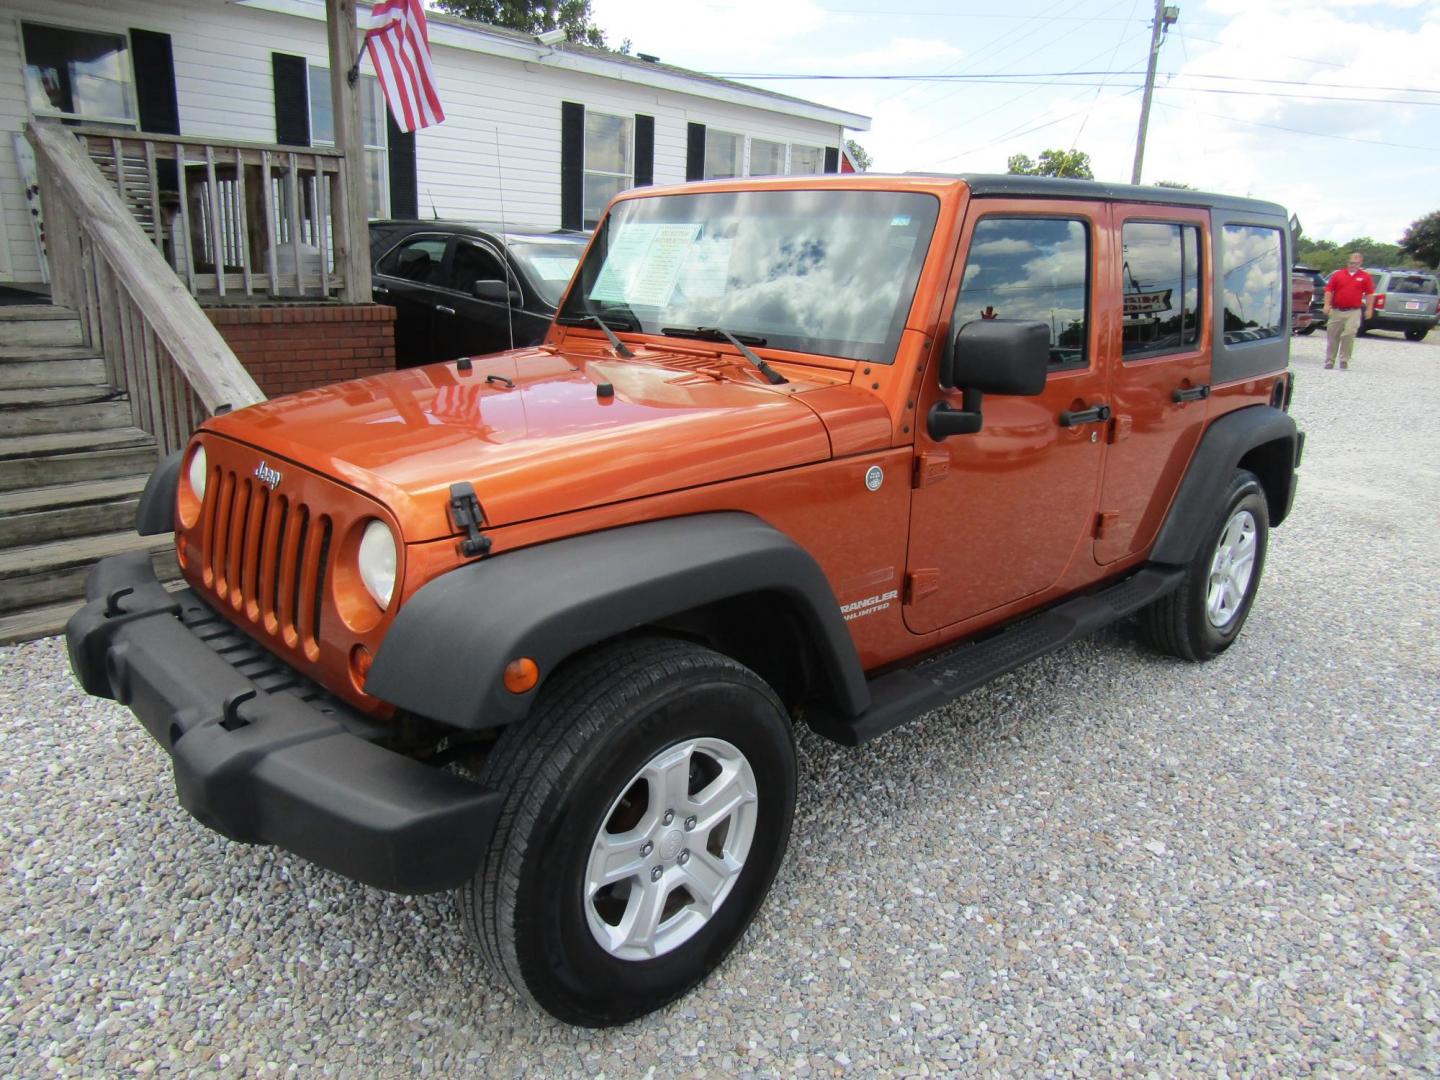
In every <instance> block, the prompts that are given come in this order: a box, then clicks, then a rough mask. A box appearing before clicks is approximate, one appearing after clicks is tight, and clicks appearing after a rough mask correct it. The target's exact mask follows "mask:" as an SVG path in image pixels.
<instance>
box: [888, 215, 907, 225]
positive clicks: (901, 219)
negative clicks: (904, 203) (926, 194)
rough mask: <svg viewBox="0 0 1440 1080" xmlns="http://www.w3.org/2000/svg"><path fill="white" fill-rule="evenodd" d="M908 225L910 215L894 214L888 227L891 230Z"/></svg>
mask: <svg viewBox="0 0 1440 1080" xmlns="http://www.w3.org/2000/svg"><path fill="white" fill-rule="evenodd" d="M909 224H910V215H909V214H896V215H895V216H894V217H892V218H891V219H890V227H891V228H892V229H894V228H897V227H904V226H906V225H909Z"/></svg>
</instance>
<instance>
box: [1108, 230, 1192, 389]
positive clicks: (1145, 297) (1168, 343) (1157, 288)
mask: <svg viewBox="0 0 1440 1080" xmlns="http://www.w3.org/2000/svg"><path fill="white" fill-rule="evenodd" d="M1122 239H1123V241H1124V247H1125V257H1124V261H1123V263H1122V265H1121V273H1122V274H1123V275H1124V283H1123V285H1124V297H1125V300H1124V303H1125V310H1124V318H1123V321H1122V326H1123V330H1124V334H1123V339H1124V356H1125V358H1126V359H1127V360H1130V359H1135V358H1138V357H1141V356H1157V355H1160V354H1163V353H1170V352H1180V351H1182V350H1185V349H1193V348H1194V347H1195V345H1196V344H1197V343H1198V342H1199V340H1200V287H1199V281H1200V251H1199V247H1200V229H1199V226H1196V225H1176V224H1169V223H1165V222H1156V221H1127V222H1126V223H1125V227H1124V229H1123V230H1122Z"/></svg>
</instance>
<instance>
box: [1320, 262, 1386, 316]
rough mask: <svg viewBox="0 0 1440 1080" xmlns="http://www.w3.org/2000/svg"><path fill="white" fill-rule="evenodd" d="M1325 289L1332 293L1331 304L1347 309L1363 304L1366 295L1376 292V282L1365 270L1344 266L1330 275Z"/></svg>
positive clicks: (1337, 307) (1339, 308)
mask: <svg viewBox="0 0 1440 1080" xmlns="http://www.w3.org/2000/svg"><path fill="white" fill-rule="evenodd" d="M1325 291H1326V292H1327V293H1329V294H1330V306H1331V307H1333V308H1336V309H1338V310H1340V311H1345V310H1347V309H1348V308H1358V307H1361V306H1363V305H1364V303H1365V297H1367V296H1370V295H1372V294H1373V293H1374V292H1375V282H1374V281H1373V280H1372V279H1371V277H1370V275H1369V274H1367V273H1366V272H1365V271H1364V270H1354V271H1352V270H1351V269H1350V268H1349V267H1343V266H1342V267H1341V268H1340V269H1339V270H1336V271H1335V272H1334V273H1333V274H1331V275H1330V280H1329V281H1327V282H1326V283H1325Z"/></svg>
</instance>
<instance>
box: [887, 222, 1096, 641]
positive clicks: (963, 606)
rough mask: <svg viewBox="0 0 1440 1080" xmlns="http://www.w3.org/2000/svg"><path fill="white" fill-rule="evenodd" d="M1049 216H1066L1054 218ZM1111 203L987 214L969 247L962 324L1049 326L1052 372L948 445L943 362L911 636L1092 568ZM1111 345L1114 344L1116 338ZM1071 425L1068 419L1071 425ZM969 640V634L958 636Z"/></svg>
mask: <svg viewBox="0 0 1440 1080" xmlns="http://www.w3.org/2000/svg"><path fill="white" fill-rule="evenodd" d="M1047 205H1048V206H1051V207H1055V209H1053V210H1051V209H1047V208H1046V207H1047ZM1106 215H1107V209H1106V207H1105V206H1104V204H1102V203H1065V204H1044V203H1038V202H1037V201H1035V200H990V199H986V200H983V201H981V200H976V201H973V202H971V204H970V214H969V216H968V219H967V221H966V224H965V228H964V231H963V233H962V235H961V240H960V245H961V246H960V250H961V252H962V253H963V258H962V259H960V260H958V261H957V266H959V267H961V269H960V271H959V280H958V282H957V281H953V280H952V282H951V285H950V289H949V290H948V291H947V295H955V296H956V297H957V299H956V302H955V306H954V309H953V311H952V314H951V321H952V323H953V324H954V325H956V326H957V327H958V326H959V325H961V324H963V323H964V322H967V321H969V320H972V319H990V318H998V319H1017V320H1027V321H1029V320H1038V321H1040V322H1043V323H1046V324H1047V325H1049V326H1050V329H1051V334H1050V368H1049V372H1048V374H1047V376H1046V381H1045V389H1044V391H1043V392H1042V393H1041V394H1039V395H1037V396H1034V397H1012V396H1007V395H998V394H990V395H986V396H985V397H984V398H983V401H982V403H981V413H982V415H983V417H984V420H983V426H982V428H981V430H980V431H979V432H977V433H975V434H973V435H952V436H950V437H949V438H947V439H944V440H943V441H937V440H935V439H932V438H931V437H930V436H929V435H928V434H927V433H926V431H925V427H924V421H923V417H924V416H925V415H926V414H927V413H928V412H929V410H930V408H931V407H932V406H934V405H935V404H936V403H937V402H940V401H944V402H945V403H946V404H948V405H950V406H951V407H953V408H957V409H958V408H961V407H962V395H961V392H960V390H958V389H956V390H944V389H942V388H941V387H940V386H939V383H938V379H937V373H936V363H935V360H934V357H935V356H938V354H939V351H940V346H939V345H937V346H936V348H935V349H934V350H933V351H932V362H931V364H930V365H929V367H928V368H927V369H926V373H925V375H924V381H923V383H922V389H921V392H920V399H919V401H918V402H917V405H918V410H917V414H918V415H919V416H920V417H921V418H922V420H921V430H920V432H919V433H918V435H917V438H916V446H915V448H916V453H917V456H918V461H917V463H916V472H915V484H916V489H915V492H914V497H913V499H912V500H911V519H910V553H909V559H908V567H907V569H908V572H909V573H908V577H907V603H906V605H905V608H904V612H905V624H906V626H907V627H908V628H909V629H910V630H911V631H912V632H914V633H917V634H920V633H930V632H932V631H935V630H941V629H944V628H946V627H952V626H956V625H957V624H961V623H964V622H966V621H967V620H971V619H976V618H978V617H981V616H984V615H986V614H987V613H995V614H997V615H1003V614H1005V613H1003V612H1001V611H999V609H1002V608H1004V607H1006V606H1007V605H1011V604H1016V603H1017V602H1019V601H1023V600H1025V599H1026V598H1028V597H1035V596H1037V595H1038V594H1040V593H1043V592H1044V591H1045V590H1046V589H1048V588H1050V587H1051V586H1053V585H1055V584H1056V583H1057V582H1059V581H1060V579H1061V578H1062V577H1063V576H1064V575H1065V574H1066V572H1067V570H1069V569H1070V568H1071V567H1072V565H1073V564H1074V563H1075V562H1076V560H1083V561H1084V562H1085V563H1086V564H1087V566H1088V565H1091V564H1092V560H1091V558H1090V546H1091V545H1090V540H1091V536H1092V534H1093V527H1094V516H1095V506H1096V497H1097V489H1098V486H1099V482H1100V471H1101V464H1102V461H1103V457H1104V449H1105V428H1106V425H1105V422H1104V419H1103V417H1102V415H1096V416H1095V418H1094V419H1091V420H1088V421H1087V420H1085V419H1084V417H1085V415H1086V414H1087V413H1097V411H1099V408H1100V407H1101V406H1103V405H1105V372H1104V365H1103V364H1102V353H1101V349H1102V344H1103V342H1104V341H1105V333H1106V327H1105V325H1104V323H1103V321H1102V320H1101V319H1099V318H1097V317H1096V303H1095V286H1096V282H1098V281H1101V280H1104V279H1103V276H1102V271H1103V268H1104V267H1105V266H1106V265H1107V264H1108V262H1109V260H1110V258H1111V255H1110V251H1109V242H1108V233H1107V230H1106V223H1107V217H1106ZM1111 332H1113V330H1112V331H1111ZM1067 414H1068V415H1067ZM961 630H962V632H963V628H961Z"/></svg>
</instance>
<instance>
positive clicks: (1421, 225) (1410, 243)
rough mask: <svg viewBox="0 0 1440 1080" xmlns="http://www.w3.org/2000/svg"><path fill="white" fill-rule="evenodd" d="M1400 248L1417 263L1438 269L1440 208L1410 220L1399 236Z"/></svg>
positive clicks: (1439, 256) (1439, 260)
mask: <svg viewBox="0 0 1440 1080" xmlns="http://www.w3.org/2000/svg"><path fill="white" fill-rule="evenodd" d="M1400 250H1401V251H1403V252H1404V253H1405V254H1406V255H1409V256H1410V257H1411V258H1412V259H1414V260H1415V261H1416V262H1418V263H1421V264H1423V265H1425V266H1429V267H1434V268H1436V269H1440V210H1436V211H1434V212H1432V213H1429V214H1426V215H1425V216H1424V217H1422V218H1416V219H1415V220H1414V221H1412V222H1411V223H1410V227H1409V228H1408V229H1406V230H1405V235H1404V236H1402V237H1401V238H1400Z"/></svg>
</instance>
